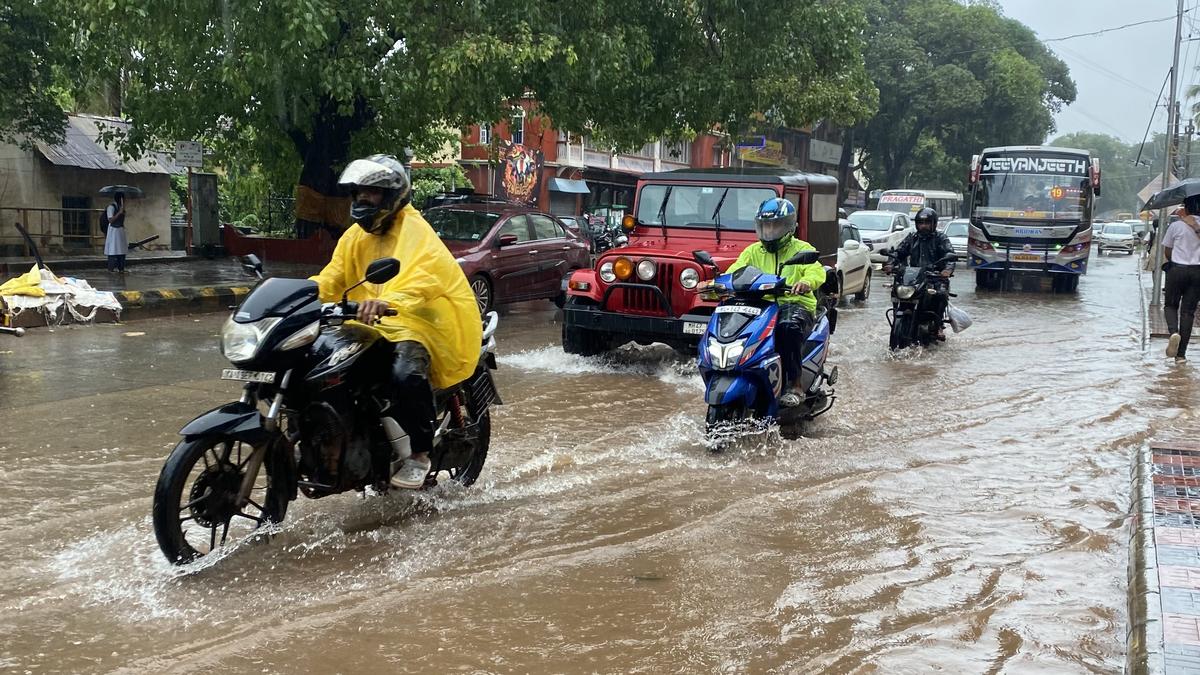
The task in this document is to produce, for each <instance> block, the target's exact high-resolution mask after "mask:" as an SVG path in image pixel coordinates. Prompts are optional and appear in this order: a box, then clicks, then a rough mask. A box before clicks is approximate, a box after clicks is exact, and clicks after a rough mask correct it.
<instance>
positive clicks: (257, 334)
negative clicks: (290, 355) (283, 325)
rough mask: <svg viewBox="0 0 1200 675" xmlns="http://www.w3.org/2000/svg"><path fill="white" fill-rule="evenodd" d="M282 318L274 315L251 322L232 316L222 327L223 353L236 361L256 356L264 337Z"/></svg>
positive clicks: (243, 360) (239, 361)
mask: <svg viewBox="0 0 1200 675" xmlns="http://www.w3.org/2000/svg"><path fill="white" fill-rule="evenodd" d="M281 320H282V319H280V318H279V317H272V318H267V319H259V320H258V321H254V322H251V323H238V322H236V321H234V320H233V317H232V316H230V317H229V318H228V319H226V320H225V325H224V326H223V327H222V328H221V353H222V354H224V355H225V358H227V359H229V360H230V361H232V362H234V363H244V362H246V361H249V360H251V359H253V358H254V355H255V354H257V353H258V346H259V345H260V344H262V341H263V338H264V337H266V336H267V334H268V333H270V332H271V329H272V328H274V327H275V324H277V323H279V322H280V321H281Z"/></svg>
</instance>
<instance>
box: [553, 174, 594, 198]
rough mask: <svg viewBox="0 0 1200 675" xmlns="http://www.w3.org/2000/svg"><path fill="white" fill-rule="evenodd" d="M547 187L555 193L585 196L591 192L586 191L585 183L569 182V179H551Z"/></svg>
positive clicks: (578, 181)
mask: <svg viewBox="0 0 1200 675" xmlns="http://www.w3.org/2000/svg"><path fill="white" fill-rule="evenodd" d="M549 187H550V189H551V190H554V191H555V192H570V193H571V194H576V195H586V194H588V193H589V192H591V190H590V189H588V184H587V181H582V180H571V179H570V178H551V179H550V185H549Z"/></svg>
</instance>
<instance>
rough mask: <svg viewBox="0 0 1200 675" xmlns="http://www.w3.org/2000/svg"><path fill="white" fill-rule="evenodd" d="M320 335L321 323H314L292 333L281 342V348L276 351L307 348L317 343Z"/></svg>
mask: <svg viewBox="0 0 1200 675" xmlns="http://www.w3.org/2000/svg"><path fill="white" fill-rule="evenodd" d="M320 334H321V322H320V321H314V322H312V323H310V324H308V325H307V326H305V327H304V328H301V329H300V330H298V331H296V332H295V333H292V335H291V336H290V337H288V339H286V340H284V341H283V342H280V343H279V346H278V347H276V348H275V351H280V352H286V351H287V350H289V349H296V348H297V347H307V346H308V345H311V344H312V343H313V342H316V340H317V336H318V335H320Z"/></svg>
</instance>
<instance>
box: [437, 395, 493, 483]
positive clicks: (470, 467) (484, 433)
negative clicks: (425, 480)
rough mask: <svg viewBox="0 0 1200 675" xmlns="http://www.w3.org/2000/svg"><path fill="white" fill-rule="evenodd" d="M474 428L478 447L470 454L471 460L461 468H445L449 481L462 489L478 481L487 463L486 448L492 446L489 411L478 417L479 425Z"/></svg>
mask: <svg viewBox="0 0 1200 675" xmlns="http://www.w3.org/2000/svg"><path fill="white" fill-rule="evenodd" d="M476 428H477V429H478V430H479V432H478V436H477V437H476V443H478V446H477V447H476V448H475V452H474V453H472V454H471V459H470V460H468V461H467V462H466V463H465V464H463V465H462V466H456V467H447V468H446V471H447V473H449V474H450V479H451V480H453V481H455V482H457V483H458V484H460V485H462V486H463V487H471V485H473V484H474V483H475V481H476V480H478V479H479V474H480V473H482V472H483V464H484V462H486V461H487V456H488V448H490V447H491V444H492V414H491V411H490V410H484V411H483V413H482V414H481V415H480V416H479V424H478V426H477V427H476Z"/></svg>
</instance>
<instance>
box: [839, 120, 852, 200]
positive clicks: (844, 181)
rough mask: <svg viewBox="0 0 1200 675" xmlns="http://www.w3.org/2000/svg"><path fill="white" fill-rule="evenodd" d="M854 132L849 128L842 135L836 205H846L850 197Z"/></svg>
mask: <svg viewBox="0 0 1200 675" xmlns="http://www.w3.org/2000/svg"><path fill="white" fill-rule="evenodd" d="M854 130H855V127H850V128H849V129H847V130H846V131H845V132H844V133H843V134H842V156H841V159H839V160H838V190H839V192H838V205H839V206H841V205H842V204H845V203H846V198H847V197H848V196H849V195H850V161H851V160H852V159H853V158H854Z"/></svg>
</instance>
